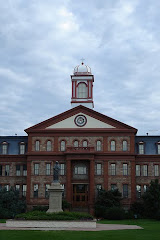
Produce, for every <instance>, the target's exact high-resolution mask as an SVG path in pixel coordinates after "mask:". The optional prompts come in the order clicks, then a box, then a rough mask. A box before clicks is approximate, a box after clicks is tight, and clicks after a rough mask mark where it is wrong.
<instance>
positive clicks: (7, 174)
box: [5, 165, 9, 176]
mask: <svg viewBox="0 0 160 240" xmlns="http://www.w3.org/2000/svg"><path fill="white" fill-rule="evenodd" d="M5 176H9V165H6V166H5Z"/></svg>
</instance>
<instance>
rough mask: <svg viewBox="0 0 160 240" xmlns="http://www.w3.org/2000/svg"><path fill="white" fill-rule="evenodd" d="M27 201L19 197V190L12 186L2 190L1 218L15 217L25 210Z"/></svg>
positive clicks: (0, 200)
mask: <svg viewBox="0 0 160 240" xmlns="http://www.w3.org/2000/svg"><path fill="white" fill-rule="evenodd" d="M25 210H26V202H25V200H24V199H20V198H19V192H18V191H15V190H14V189H13V188H11V189H10V190H9V191H7V190H6V188H2V189H1V190H0V218H14V217H15V215H17V214H19V213H22V212H25Z"/></svg>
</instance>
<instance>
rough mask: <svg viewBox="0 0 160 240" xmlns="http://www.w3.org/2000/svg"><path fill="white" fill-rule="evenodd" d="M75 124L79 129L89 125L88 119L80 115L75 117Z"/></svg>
mask: <svg viewBox="0 0 160 240" xmlns="http://www.w3.org/2000/svg"><path fill="white" fill-rule="evenodd" d="M74 122H75V124H76V125H77V126H78V127H83V126H84V125H86V123H87V118H86V117H85V116H84V115H78V116H76V117H75V119H74Z"/></svg>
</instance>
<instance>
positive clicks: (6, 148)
mask: <svg viewBox="0 0 160 240" xmlns="http://www.w3.org/2000/svg"><path fill="white" fill-rule="evenodd" d="M2 154H8V143H7V142H2Z"/></svg>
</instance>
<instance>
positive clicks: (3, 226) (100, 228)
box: [0, 223, 143, 231]
mask: <svg viewBox="0 0 160 240" xmlns="http://www.w3.org/2000/svg"><path fill="white" fill-rule="evenodd" d="M126 229H143V228H141V227H139V226H136V225H121V224H99V223H97V227H96V228H85V229H84V228H83V229H82V228H11V227H10V228H9V227H6V224H5V223H0V230H41V231H55V230H56V231H57V230H65V231H108V230H126Z"/></svg>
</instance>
